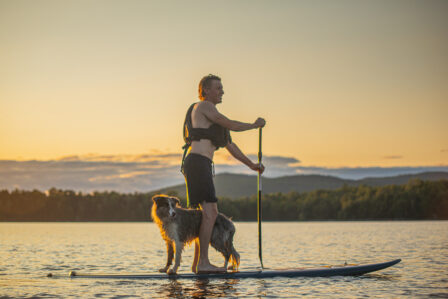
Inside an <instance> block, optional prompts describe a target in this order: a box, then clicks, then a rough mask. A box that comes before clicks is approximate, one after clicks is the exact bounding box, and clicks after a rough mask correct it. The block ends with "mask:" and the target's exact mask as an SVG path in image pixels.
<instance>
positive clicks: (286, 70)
mask: <svg viewBox="0 0 448 299" xmlns="http://www.w3.org/2000/svg"><path fill="white" fill-rule="evenodd" d="M209 73H213V74H216V75H219V76H220V77H221V78H222V80H223V81H222V83H223V85H224V91H225V95H224V97H223V103H222V104H220V105H219V106H218V110H220V111H221V112H222V113H224V114H225V115H227V116H228V117H229V118H231V119H235V120H240V121H245V122H253V121H254V120H255V119H256V118H257V117H258V116H261V117H264V118H265V119H266V121H267V125H266V128H265V129H264V131H263V134H264V135H263V152H264V154H265V155H266V157H267V159H268V160H267V161H270V162H271V165H272V168H271V173H270V175H272V176H275V175H283V174H294V173H306V171H303V170H306V169H308V170H309V169H333V170H336V169H372V170H375V169H381V168H384V169H390V170H391V171H392V170H394V169H398V170H400V169H401V170H406V169H414V170H415V169H429V168H431V167H432V168H434V169H436V170H437V169H438V170H444V169H446V170H447V171H448V133H447V132H448V117H447V115H448V1H443V0H442V1H433V0H429V1H411V0H395V1H355V0H354V1H286V0H285V1H255V0H254V1H133V0H131V1H40V0H38V1H17V0H0V111H1V117H0V167H2V168H3V170H1V169H0V188H2V187H8V188H9V187H12V186H13V185H14V186H18V187H33V186H34V187H41V188H44V186H47V185H45V184H40V183H38V182H39V179H42V177H43V176H45V175H47V174H48V173H49V169H54V167H56V168H58V169H59V170H61V169H62V170H64V169H70V171H73V169H74V168H73V165H75V164H76V163H78V164H76V165H78V166H79V165H80V164H79V163H87V164H86V165H89V167H90V168H89V167H87V166H85V165H84V164H83V165H84V166H83V167H82V168H81V170H79V172H75V173H72V174H71V176H70V177H67V178H65V179H64V178H61V180H63V179H64V181H61V182H60V183H59V185H60V186H68V187H70V186H72V185H70V184H68V185H67V181H69V180H73V178H80V177H81V176H85V175H86V173H87V172H88V171H89V169H90V170H91V169H92V167H97V166H98V165H100V164H101V163H103V164H101V165H103V166H104V163H106V162H107V163H111V165H112V166H113V167H115V168H114V169H115V170H114V171H112V172H108V171H107V169H108V168H104V169H102V170H101V173H95V174H92V175H87V177H86V180H87V181H89V182H91V183H92V184H94V182H98V181H108V180H109V181H111V180H115V179H123V180H121V181H120V182H122V183H123V182H125V181H126V179H130V178H131V179H132V181H134V182H135V180H139V179H141V180H142V182H141V184H143V185H144V184H146V185H147V186H152V187H154V186H159V185H163V184H165V185H166V184H168V183H167V182H168V181H169V182H171V180H169V179H168V178H165V179H163V178H161V173H162V172H157V170H160V171H162V170H161V169H163V171H166V170H167V169H168V168H169V169H172V173H171V172H170V173H169V174H164V175H166V176H167V177H169V178H173V176H175V178H176V179H175V181H179V179H180V178H181V176H180V173H179V172H178V167H179V164H180V157H179V155H180V154H181V151H182V150H181V147H182V145H183V139H182V135H181V132H182V124H183V120H184V116H185V112H186V110H187V108H188V106H189V105H190V104H191V103H192V102H194V101H197V86H198V83H199V80H200V79H201V77H202V76H204V75H207V74H209ZM232 138H233V140H234V141H235V143H236V144H238V145H239V146H240V148H242V150H243V151H244V152H245V153H247V154H251V157H252V158H254V159H255V156H253V155H254V154H256V152H257V148H258V144H257V142H258V139H257V132H256V131H255V130H253V131H249V132H241V133H237V132H234V133H233V134H232ZM269 159H270V160H269ZM31 160H33V161H31ZM34 160H35V161H34ZM216 162H217V164H218V165H221V168H220V171H225V170H226V169H227V168H226V167H228V168H229V167H230V168H231V167H233V166H234V167H237V166H235V165H234V164H235V162H234V161H232V160H231V159H230V158H229V157H228V156H227V155H226V153H225V150H224V151H223V150H220V151H219V154H218V155H217V157H216ZM30 163H31V164H30ZM33 163H34V164H33ZM67 163H72V164H67ZM73 163H75V164H73ZM89 163H96V164H89ZM98 163H99V164H98ZM126 163H131V164H132V163H137V164H135V165H137V166H138V167H137V168H130V169H127V168H120V167H125V166H126V165H129V164H126ZM92 165H94V166H92ZM133 165H134V164H133ZM112 166H110V167H112ZM276 166H278V167H279V168H278V169H277V170H278V171H277V170H276ZM40 167H42V168H40ZM117 167H118V168H117ZM282 167H283V168H282ZM75 168H76V167H75ZM230 168H229V169H230ZM233 169H234V170H235V169H236V170H238V171H243V170H244V169H243V168H241V167H239V168H233ZM282 169H283V170H284V171H283V170H282ZM86 171H87V172H86ZM402 172H403V171H402ZM404 172H406V171H404ZM81 173H82V174H81ZM174 173H176V174H175V175H174ZM323 173H325V172H323ZM267 174H268V175H269V172H267ZM329 174H331V173H329ZM6 177H8V178H6ZM26 177H28V179H29V180H32V181H33V180H35V183H33V184H31V183H30V184H28V185H27V184H26V183H23V182H25V181H26V179H25V178H26ZM30 177H31V178H32V179H30ZM159 179H160V180H162V181H163V180H164V181H163V182H165V183H163V184H162V183H160V184H158V183H154V184H152V183H150V181H153V182H155V181H157V180H159ZM14 180H16V182H15V181H14ZM24 180H25V181H24ZM28 182H29V181H28ZM33 182H34V181H33ZM53 182H54V181H52V183H53ZM123 184H125V183H123ZM107 186H109V185H107V184H106V187H104V188H109V187H110V188H114V187H113V186H114V185H113V184H112V185H110V186H109V187H107ZM123 186H124V185H123ZM126 186H127V185H126ZM129 186H130V187H129V188H128V189H129V190H130V191H132V188H134V187H132V186H134V185H132V184H131V185H129ZM80 188H81V187H80ZM126 188H127V187H123V190H125V189H126ZM148 188H149V187H148ZM128 189H126V190H128Z"/></svg>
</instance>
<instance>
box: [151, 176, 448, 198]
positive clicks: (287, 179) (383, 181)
mask: <svg viewBox="0 0 448 299" xmlns="http://www.w3.org/2000/svg"><path fill="white" fill-rule="evenodd" d="M411 179H420V180H423V181H437V180H448V172H422V173H416V174H404V175H397V176H390V177H367V178H363V179H359V180H353V179H343V178H339V177H335V176H328V175H318V174H315V175H300V174H299V175H292V176H282V177H276V178H266V177H263V190H262V191H263V193H276V192H281V193H289V192H299V193H302V192H310V191H314V190H319V189H326V190H334V189H338V188H341V187H343V186H344V185H348V186H360V185H367V186H385V185H403V184H406V183H407V182H408V181H409V180H411ZM214 182H215V188H216V195H217V196H218V197H228V198H238V197H245V196H251V195H255V194H256V192H257V176H255V175H246V174H233V173H221V174H217V175H216V176H215V178H214ZM169 191H175V192H177V194H178V196H180V197H185V184H180V185H174V186H170V187H166V188H162V189H158V190H155V191H154V192H157V193H168V192H169Z"/></svg>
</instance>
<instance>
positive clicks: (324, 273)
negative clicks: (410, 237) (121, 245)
mask: <svg viewBox="0 0 448 299" xmlns="http://www.w3.org/2000/svg"><path fill="white" fill-rule="evenodd" d="M400 261H401V259H396V260H393V261H390V262H385V263H378V264H367V265H356V266H352V265H347V266H327V267H321V268H302V269H285V270H256V271H239V272H228V273H220V274H194V273H178V274H175V275H168V274H165V273H149V274H94V273H91V274H87V273H78V272H75V271H71V272H70V273H69V277H71V278H115V279H167V278H168V279H170V278H171V279H203V278H207V279H211V278H271V277H328V276H356V275H362V274H366V273H370V272H375V271H378V270H382V269H386V268H388V267H391V266H393V265H395V264H397V263H399V262H400Z"/></svg>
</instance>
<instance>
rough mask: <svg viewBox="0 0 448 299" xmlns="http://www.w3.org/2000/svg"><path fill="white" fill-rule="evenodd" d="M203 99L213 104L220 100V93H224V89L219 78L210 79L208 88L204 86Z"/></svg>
mask: <svg viewBox="0 0 448 299" xmlns="http://www.w3.org/2000/svg"><path fill="white" fill-rule="evenodd" d="M204 91H205V99H206V100H207V101H210V102H212V103H214V104H219V103H221V102H222V95H223V94H224V89H223V87H222V83H221V81H219V80H212V82H211V84H210V88H204Z"/></svg>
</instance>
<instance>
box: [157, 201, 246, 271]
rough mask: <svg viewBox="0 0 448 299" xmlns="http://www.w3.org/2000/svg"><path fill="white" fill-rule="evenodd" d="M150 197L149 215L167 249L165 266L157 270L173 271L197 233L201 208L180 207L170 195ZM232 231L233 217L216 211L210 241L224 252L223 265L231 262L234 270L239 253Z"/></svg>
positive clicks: (233, 229) (238, 260) (238, 259)
mask: <svg viewBox="0 0 448 299" xmlns="http://www.w3.org/2000/svg"><path fill="white" fill-rule="evenodd" d="M152 200H153V205H152V211H151V216H152V219H153V220H154V222H155V223H156V224H157V226H158V227H159V229H160V233H161V234H162V238H163V239H164V240H165V242H166V247H167V252H168V259H167V262H166V266H165V267H164V268H161V269H160V270H159V271H160V272H167V271H168V273H169V274H174V273H176V272H177V269H178V268H179V265H180V260H181V255H182V250H183V248H184V245H185V244H190V243H191V242H193V241H194V240H195V239H196V238H198V237H199V227H200V226H201V219H202V212H201V211H200V210H191V209H183V208H181V206H180V202H179V199H178V198H176V197H172V196H167V195H163V194H162V195H155V196H154V197H153V198H152ZM234 234H235V226H234V225H233V223H232V221H231V220H230V219H229V218H227V217H226V216H225V215H224V214H221V213H219V214H218V216H217V217H216V222H215V226H214V227H213V232H212V236H211V240H210V244H211V245H212V247H213V248H215V249H216V250H217V251H219V252H220V253H221V254H222V255H223V256H224V267H225V268H227V265H228V263H229V262H231V263H232V266H231V268H233V270H237V268H238V266H239V263H240V255H239V253H238V252H237V251H236V250H235V248H234V247H233V235H234ZM174 253H175V254H176V258H175V263H174V266H173V268H172V269H169V268H170V266H171V264H172V261H173V257H174Z"/></svg>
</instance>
